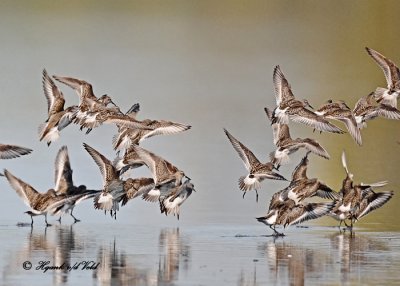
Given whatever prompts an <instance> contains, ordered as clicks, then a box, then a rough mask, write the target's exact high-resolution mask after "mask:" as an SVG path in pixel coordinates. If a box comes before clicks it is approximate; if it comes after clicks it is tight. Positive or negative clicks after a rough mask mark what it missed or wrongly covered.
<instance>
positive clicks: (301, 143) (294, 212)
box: [224, 48, 400, 236]
mask: <svg viewBox="0 0 400 286" xmlns="http://www.w3.org/2000/svg"><path fill="white" fill-rule="evenodd" d="M366 50H367V52H368V54H369V55H370V56H371V57H372V59H373V60H374V61H375V62H376V63H377V64H378V65H379V67H380V68H381V69H382V70H383V72H384V75H385V78H386V81H387V88H382V87H378V88H377V89H376V90H375V92H372V93H370V94H369V95H367V96H364V97H362V98H360V99H359V100H358V101H357V103H356V105H355V107H354V109H351V108H350V107H349V106H348V105H347V104H346V103H345V102H344V101H342V100H340V101H333V100H329V101H328V102H327V103H326V104H324V105H322V106H321V107H320V108H318V109H316V110H315V109H314V108H313V107H312V106H311V105H310V103H309V102H308V101H307V100H298V99H296V98H295V96H294V95H293V93H292V90H291V87H290V85H289V83H288V81H287V79H286V78H285V76H284V74H283V72H282V70H281V68H280V67H279V66H276V67H275V69H274V72H273V83H274V88H275V97H276V105H277V106H276V107H275V108H274V109H273V110H272V109H270V108H268V107H266V108H265V109H264V110H265V113H266V116H267V118H268V120H269V121H270V122H271V127H272V131H273V142H274V144H275V145H276V150H275V151H273V152H271V153H270V161H269V162H266V163H262V162H260V160H259V159H257V157H256V156H255V155H254V154H253V152H252V151H250V149H248V148H247V147H246V146H245V145H244V144H242V143H241V142H240V141H239V140H237V139H236V138H235V137H233V136H232V135H231V134H230V133H229V132H228V131H227V130H226V129H224V131H225V134H226V136H227V137H228V139H229V141H230V143H231V144H232V146H233V148H234V149H235V151H236V152H237V153H238V155H239V157H240V158H241V159H242V161H243V163H244V165H245V167H246V169H247V171H248V174H247V175H246V176H242V177H240V178H239V188H240V190H242V191H243V198H244V196H245V194H246V193H247V192H248V191H251V190H253V189H254V190H255V192H256V201H258V189H259V188H260V187H261V182H262V181H263V180H265V179H272V180H282V181H288V180H287V179H285V178H284V177H283V176H282V175H280V174H279V173H278V171H279V168H280V166H281V165H285V164H288V163H289V162H290V157H289V155H291V154H292V153H294V152H296V151H298V150H299V149H305V150H306V152H307V154H306V156H305V157H304V158H303V159H302V160H301V161H300V163H299V164H298V165H297V166H296V167H295V169H294V171H293V173H292V178H291V180H290V183H289V186H287V187H286V188H284V189H282V190H280V191H278V192H276V193H275V194H273V196H272V198H271V201H270V203H269V207H268V210H267V213H266V215H265V216H262V217H258V218H257V220H258V221H259V222H262V223H264V224H266V225H267V226H269V227H270V228H271V229H272V230H273V231H274V234H273V235H275V236H283V235H284V234H283V233H279V232H278V231H277V230H276V226H278V225H281V226H283V227H286V226H289V225H295V224H299V223H301V222H304V221H307V220H311V219H316V218H319V217H322V216H325V215H328V216H331V217H333V218H335V219H337V220H339V221H340V224H339V228H340V227H341V225H342V223H343V222H344V223H345V225H346V226H348V227H349V228H350V230H351V231H352V228H353V224H354V223H355V222H356V221H358V220H359V219H361V218H362V217H363V216H365V215H367V214H368V213H370V212H371V211H373V210H375V209H377V208H379V207H381V206H383V205H384V204H385V203H386V202H388V201H389V200H390V199H391V198H392V196H393V192H392V191H390V192H379V193H377V192H375V189H376V188H378V187H382V186H385V185H386V184H387V183H388V182H387V181H382V182H377V183H373V184H363V183H360V184H354V183H353V174H351V173H350V172H349V170H348V167H347V162H346V156H345V153H344V151H343V155H342V164H343V167H344V169H345V171H346V178H345V179H344V180H343V185H342V188H341V190H340V191H339V192H335V191H334V190H333V189H332V188H330V187H329V186H327V185H326V184H324V183H323V182H321V181H320V180H318V179H317V178H312V179H310V178H308V177H307V166H308V162H309V161H308V155H309V154H310V153H313V154H315V155H318V156H320V157H322V158H325V159H329V158H330V156H329V154H328V152H327V151H326V150H325V149H324V148H323V147H322V146H321V145H320V144H319V143H318V142H317V141H316V140H315V139H312V138H304V139H303V138H296V139H292V137H291V135H290V132H289V125H288V124H289V121H293V122H296V123H301V124H304V125H307V126H309V127H311V128H313V129H314V131H315V130H318V131H320V132H332V133H338V134H343V133H344V131H343V130H342V129H341V128H339V127H338V126H336V125H334V124H332V123H331V122H330V121H329V120H336V121H340V122H343V123H344V125H345V126H346V129H347V130H348V132H349V134H350V135H351V136H352V138H353V139H354V141H355V142H356V143H357V144H358V145H361V144H362V139H361V132H360V131H361V129H362V128H365V127H366V122H367V121H368V120H372V119H374V118H376V117H383V118H387V119H395V120H399V119H400V111H399V110H398V109H397V98H398V97H399V94H400V71H399V68H398V67H397V66H396V65H395V64H394V63H393V62H392V61H391V60H389V59H388V58H386V57H384V56H383V55H381V54H380V53H378V52H377V51H375V50H373V49H370V48H366ZM315 196H317V197H321V198H324V199H328V200H330V201H329V202H308V201H307V199H308V198H311V197H315ZM346 220H348V221H350V225H347V223H346Z"/></svg>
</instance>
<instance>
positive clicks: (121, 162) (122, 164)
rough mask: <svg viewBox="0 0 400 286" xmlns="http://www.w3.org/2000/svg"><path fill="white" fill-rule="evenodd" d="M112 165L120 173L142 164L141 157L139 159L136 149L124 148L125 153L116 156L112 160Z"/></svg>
mask: <svg viewBox="0 0 400 286" xmlns="http://www.w3.org/2000/svg"><path fill="white" fill-rule="evenodd" d="M113 165H114V167H115V168H116V169H117V171H119V172H120V175H122V174H123V173H125V172H126V171H128V170H129V169H135V168H139V167H141V166H143V165H144V162H143V160H142V159H140V157H139V155H138V154H137V152H136V150H134V149H133V148H132V147H130V148H129V149H127V150H126V152H125V155H124V156H123V157H122V158H121V157H119V156H117V157H116V158H115V159H114V161H113Z"/></svg>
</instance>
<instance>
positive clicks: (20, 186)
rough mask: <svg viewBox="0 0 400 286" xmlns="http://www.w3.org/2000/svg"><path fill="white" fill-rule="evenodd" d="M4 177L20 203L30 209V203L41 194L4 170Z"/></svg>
mask: <svg viewBox="0 0 400 286" xmlns="http://www.w3.org/2000/svg"><path fill="white" fill-rule="evenodd" d="M4 176H5V177H6V178H7V180H8V183H9V184H10V185H11V187H12V188H13V189H14V190H15V192H16V193H17V195H18V196H19V197H20V198H21V199H22V201H23V202H24V203H25V204H26V205H27V206H29V207H32V201H36V200H37V198H38V197H39V196H40V195H41V194H40V193H38V192H37V191H36V190H35V189H34V188H33V187H32V186H31V185H29V184H27V183H25V182H24V181H22V180H21V179H19V178H17V177H15V176H14V175H13V174H11V173H10V172H9V171H8V170H6V169H5V170H4Z"/></svg>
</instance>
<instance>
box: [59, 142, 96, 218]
mask: <svg viewBox="0 0 400 286" xmlns="http://www.w3.org/2000/svg"><path fill="white" fill-rule="evenodd" d="M54 190H55V192H56V194H57V196H73V195H83V196H82V197H81V198H80V199H79V200H77V201H75V202H74V203H73V204H70V206H69V209H64V210H63V211H64V213H67V212H68V211H70V212H69V214H70V216H71V217H72V218H73V219H74V221H75V222H78V221H80V220H79V219H77V218H76V217H75V216H74V215H73V214H72V212H73V210H74V207H75V205H76V204H78V203H79V202H81V201H83V200H84V199H90V198H93V197H94V196H95V195H96V194H98V193H100V191H98V190H88V189H87V188H86V186H85V185H80V186H75V185H74V182H73V179H72V168H71V163H70V160H69V155H68V148H67V146H62V147H61V148H60V150H59V151H58V153H57V156H56V160H55V188H54ZM59 221H60V222H61V216H60V218H59Z"/></svg>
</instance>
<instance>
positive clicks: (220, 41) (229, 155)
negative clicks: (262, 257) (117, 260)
mask: <svg viewBox="0 0 400 286" xmlns="http://www.w3.org/2000/svg"><path fill="white" fill-rule="evenodd" d="M399 9H400V3H399V2H398V1H380V0H379V1H378V0H377V1H97V0H96V1H40V0H39V1H1V2H0V39H1V44H0V59H1V60H0V63H1V69H0V86H1V94H2V95H1V104H0V117H1V120H0V130H1V136H0V140H1V141H0V142H1V143H12V144H18V145H23V146H26V147H30V148H32V149H33V150H34V151H33V153H32V154H31V155H29V156H24V157H21V158H18V159H14V160H2V161H1V162H0V163H1V168H7V169H9V170H10V171H11V172H12V173H13V174H15V175H16V176H18V177H20V178H21V179H23V180H25V181H26V182H28V183H30V184H31V185H32V186H33V187H35V188H36V189H37V190H38V191H41V192H45V191H47V189H49V188H51V187H53V186H54V159H55V155H56V153H57V151H58V149H59V148H60V147H61V146H62V145H67V146H68V149H69V153H70V159H71V163H72V168H73V169H74V181H75V182H76V184H85V185H87V186H88V187H90V188H101V184H102V180H101V175H100V172H99V169H98V168H97V166H96V165H95V163H94V161H93V160H92V159H91V157H90V156H89V155H88V154H87V152H86V151H85V150H84V149H83V147H82V143H83V142H86V143H87V144H89V145H91V146H92V147H94V148H95V149H97V150H98V151H100V152H101V153H103V154H104V155H105V156H107V157H108V158H110V159H113V158H114V156H115V152H114V151H113V149H112V145H111V141H112V136H113V135H114V134H115V133H116V131H117V129H116V127H115V126H110V125H104V126H101V127H99V128H97V129H95V130H93V131H92V132H91V133H90V134H89V135H84V133H83V132H81V131H79V129H78V126H76V125H71V126H69V127H68V128H66V129H65V130H64V131H63V132H62V133H61V138H60V139H59V140H58V141H57V142H55V143H53V144H52V145H51V146H50V147H47V145H46V144H45V142H39V140H38V134H37V128H38V126H39V124H40V123H42V122H43V121H44V120H45V119H46V117H47V114H46V112H47V104H46V99H45V96H44V94H43V90H42V70H43V68H46V69H47V71H48V72H49V74H55V75H60V76H72V77H76V78H79V79H83V80H86V81H88V82H90V83H91V84H92V85H93V88H94V92H95V94H96V95H98V96H100V95H102V94H108V95H110V96H111V97H112V98H113V100H114V102H115V103H116V104H118V105H119V106H120V108H121V109H122V110H123V111H125V110H127V109H128V108H129V107H130V106H131V105H132V104H134V103H136V102H138V103H140V106H141V111H140V114H139V116H138V118H139V119H146V118H150V119H166V120H172V121H176V122H181V123H185V124H190V125H192V129H191V130H189V131H188V132H185V133H181V134H178V135H174V136H164V137H154V138H151V139H148V140H147V141H145V142H143V144H142V146H143V147H144V148H147V149H149V150H151V151H153V152H154V153H156V154H159V155H160V156H162V157H164V158H165V159H167V160H168V161H170V162H171V163H173V164H174V165H176V166H178V167H179V168H181V169H183V170H184V171H185V172H186V173H187V174H188V176H189V177H191V178H192V182H193V183H194V185H195V188H196V193H193V194H192V197H191V198H190V199H189V200H188V201H187V202H186V203H185V204H184V205H183V206H182V209H181V220H180V221H179V222H177V220H176V219H175V218H173V217H165V216H163V215H160V214H159V210H158V206H157V205H156V204H149V203H146V202H144V201H140V200H136V201H132V202H130V203H129V204H128V205H127V206H126V207H123V208H122V209H121V211H120V212H119V213H118V217H117V221H113V220H112V219H111V218H110V217H109V216H104V215H103V213H102V212H100V211H96V210H94V209H93V208H92V202H91V201H88V202H84V203H83V206H78V207H77V208H76V210H75V215H76V216H77V217H78V218H80V219H82V224H86V223H88V224H89V223H92V224H93V223H99V224H108V223H112V224H143V223H146V224H153V225H172V226H175V225H176V226H179V225H181V226H182V225H197V224H217V225H218V224H231V225H236V224H238V225H239V224H244V225H248V227H249V228H260V229H261V228H263V227H264V226H263V225H261V224H259V223H258V222H257V221H256V220H255V219H254V217H256V216H260V215H263V214H264V212H265V210H266V207H267V204H268V203H269V199H270V197H271V195H272V194H273V193H274V192H276V191H278V190H280V189H282V188H284V187H286V184H285V183H283V182H274V181H265V182H264V183H263V184H262V189H261V190H260V191H259V194H260V199H259V202H258V203H256V202H255V193H254V192H250V193H248V194H247V195H246V197H245V199H244V200H243V199H242V192H241V191H240V190H239V189H238V185H237V180H238V178H239V177H240V176H241V175H244V174H246V170H245V168H244V166H243V164H242V162H241V160H240V158H239V157H238V155H237V154H236V152H235V151H234V149H233V148H232V146H231V145H230V143H229V142H228V140H227V138H226V136H225V135H224V133H223V130H222V129H223V128H227V129H228V130H229V131H230V132H231V133H232V134H233V135H234V136H235V137H237V138H238V139H239V140H240V141H242V142H243V143H244V144H245V145H246V146H248V147H249V148H250V149H251V150H252V151H253V152H254V153H255V154H256V156H258V157H259V159H260V160H262V161H265V160H267V158H268V154H269V152H271V151H273V150H274V146H273V143H272V131H271V128H270V126H269V123H268V122H267V120H266V118H265V114H264V111H263V108H264V107H265V106H269V107H274V105H275V97H274V93H273V84H272V71H273V68H274V67H275V65H278V64H279V65H280V66H281V68H282V70H283V72H284V73H285V75H286V77H287V79H288V81H289V82H290V84H291V86H292V90H293V92H294V94H295V96H296V97H298V98H300V99H302V98H307V99H308V100H309V101H310V103H311V104H312V105H313V106H314V107H318V106H319V105H321V104H323V103H324V102H326V100H328V99H335V100H336V99H337V100H338V99H342V100H345V101H346V102H347V103H348V105H349V106H351V107H353V106H354V104H355V103H356V102H357V100H358V99H359V98H360V97H362V96H364V95H367V94H368V93H370V92H371V91H374V90H375V88H376V87H377V86H385V85H386V82H385V79H384V76H383V73H382V71H381V70H380V69H379V67H378V66H377V65H376V64H375V62H373V60H372V59H371V58H370V57H369V56H368V54H367V53H366V51H365V47H366V46H368V47H371V48H373V49H375V50H377V51H379V52H381V53H382V54H384V55H385V56H387V57H388V58H390V59H392V60H393V61H394V62H397V63H398V64H400V53H399V44H400V38H399V37H398V27H399V17H398V13H399V11H400V10H399ZM57 84H58V83H57ZM58 86H59V87H60V88H61V89H62V91H63V93H64V96H65V98H66V106H69V105H73V104H77V102H78V96H77V95H76V94H75V92H74V91H73V90H72V89H70V88H69V87H67V86H63V85H61V84H58ZM399 124H400V123H399V122H394V121H390V120H383V119H377V120H374V121H371V122H369V123H368V127H367V128H366V129H364V130H362V137H363V146H362V147H359V146H357V145H356V144H355V142H354V141H353V140H352V138H351V137H350V135H348V134H344V135H335V134H329V133H323V134H318V133H313V132H312V129H310V128H307V127H305V126H302V125H296V124H293V123H292V124H291V125H290V127H291V135H292V137H294V138H296V137H313V138H316V139H317V140H318V141H319V142H320V143H321V145H323V146H324V147H325V148H326V149H327V150H328V152H329V153H330V155H331V159H330V160H324V159H321V158H319V157H315V156H314V155H312V156H310V167H309V172H308V174H309V176H310V177H318V178H319V179H320V180H322V181H324V182H325V183H327V184H328V185H329V186H331V187H332V188H334V189H335V190H339V189H340V187H341V184H342V180H343V178H344V175H345V173H344V170H343V168H342V165H341V161H340V154H341V152H342V151H343V150H346V153H347V158H348V164H349V168H350V170H351V172H353V173H354V174H355V177H354V179H355V181H356V182H364V183H371V182H376V181H380V180H388V181H389V182H390V183H389V185H388V186H387V187H385V190H394V191H395V196H394V198H393V199H392V200H391V201H390V202H389V203H388V204H387V205H386V206H385V207H384V208H382V209H380V210H379V211H376V212H375V213H373V214H371V215H370V216H368V217H366V218H365V219H363V220H362V221H361V222H360V223H359V224H358V225H359V226H362V227H365V228H368V229H370V230H371V231H375V230H399V229H400V227H399V223H398V220H397V217H398V216H399V215H400V210H399V208H397V205H398V204H399V203H400V196H399V195H398V194H397V192H398V190H399V187H400V177H399V175H398V174H399V170H398V169H399V159H400V156H399V151H400V145H399V143H398V141H399V140H400V132H399V130H400V129H399ZM338 125H339V126H342V125H341V124H340V123H338ZM303 155H304V151H300V152H298V153H297V154H296V155H294V156H293V157H292V159H293V160H292V163H291V164H289V165H286V166H282V167H281V173H282V174H283V175H284V176H286V177H290V174H291V172H292V170H293V168H294V166H295V165H297V163H298V162H299V160H300V158H301V157H302V156H303ZM136 174H138V175H150V173H149V172H148V170H147V169H144V168H143V169H141V170H140V171H138V172H137V173H132V175H136ZM0 192H1V195H2V196H1V197H2V202H3V207H2V208H1V210H0V223H1V224H12V225H14V224H16V223H17V222H20V221H23V222H28V221H29V217H27V216H26V215H25V214H23V212H24V211H25V210H27V208H26V207H25V206H24V205H23V203H22V202H21V200H20V199H19V198H18V197H17V195H16V194H15V192H14V191H13V190H12V189H11V188H10V187H9V186H8V184H7V182H6V181H5V180H4V179H1V180H0ZM68 219H69V218H67V219H66V220H67V221H68ZM50 220H52V219H50ZM38 221H39V222H38V223H40V224H41V223H42V221H41V219H38ZM316 223H318V224H323V225H336V222H335V221H333V220H331V219H323V220H318V221H317V222H316Z"/></svg>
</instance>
